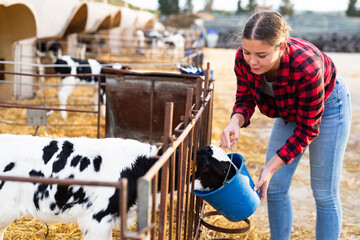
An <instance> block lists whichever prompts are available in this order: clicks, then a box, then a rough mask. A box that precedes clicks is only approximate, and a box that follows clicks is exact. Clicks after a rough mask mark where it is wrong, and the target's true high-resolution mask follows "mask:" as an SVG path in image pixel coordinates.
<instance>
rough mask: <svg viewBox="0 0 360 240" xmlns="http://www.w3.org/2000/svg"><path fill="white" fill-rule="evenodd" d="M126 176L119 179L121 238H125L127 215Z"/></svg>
mask: <svg viewBox="0 0 360 240" xmlns="http://www.w3.org/2000/svg"><path fill="white" fill-rule="evenodd" d="M127 183H128V180H127V178H123V179H122V180H121V181H119V187H118V190H119V217H120V234H121V239H126V238H125V235H126V231H127V226H126V216H127Z"/></svg>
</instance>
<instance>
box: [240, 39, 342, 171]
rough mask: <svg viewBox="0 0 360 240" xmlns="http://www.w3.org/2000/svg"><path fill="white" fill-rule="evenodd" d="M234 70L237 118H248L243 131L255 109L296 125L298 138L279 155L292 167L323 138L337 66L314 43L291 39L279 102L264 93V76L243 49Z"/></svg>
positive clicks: (279, 84) (281, 73)
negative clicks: (253, 68) (321, 129)
mask: <svg viewBox="0 0 360 240" xmlns="http://www.w3.org/2000/svg"><path fill="white" fill-rule="evenodd" d="M234 70H235V74H236V77H237V92H236V102H235V105H234V108H233V114H235V113H240V114H242V115H243V116H244V117H245V124H244V126H243V127H246V126H248V125H249V124H250V118H251V116H252V114H253V113H254V110H255V105H256V106H258V108H259V110H260V112H261V113H263V114H265V115H266V116H269V117H272V118H275V117H282V118H283V119H284V121H285V122H295V123H296V127H295V130H294V134H293V135H291V136H290V137H289V138H288V139H287V141H286V143H284V146H282V147H281V148H280V149H278V150H277V152H276V153H277V155H278V156H279V157H280V158H281V159H282V160H283V161H284V162H285V163H286V164H288V163H290V162H291V161H292V160H293V158H294V157H296V156H297V155H299V154H300V153H302V152H303V151H304V149H305V147H306V146H307V145H309V144H310V143H311V141H312V140H314V139H315V138H316V137H317V135H318V134H319V127H320V122H321V116H322V114H323V112H324V102H325V100H326V99H327V98H328V97H329V96H330V94H331V92H332V90H333V89H334V87H335V83H336V80H335V79H336V68H335V66H334V64H333V62H332V61H331V59H330V58H329V57H328V56H326V55H325V54H324V53H323V52H321V51H320V50H319V49H317V48H316V47H315V46H314V45H312V44H311V43H309V42H306V41H304V40H301V39H297V38H290V39H288V40H287V48H286V51H285V52H284V54H283V56H282V59H281V64H280V68H279V71H278V78H277V80H276V81H275V82H274V83H273V89H274V95H275V98H273V97H270V96H268V95H267V94H264V93H263V91H262V88H263V86H262V81H261V75H256V74H254V73H253V72H252V71H251V69H250V66H249V65H248V64H247V62H246V61H245V59H244V55H243V49H242V47H239V49H238V50H237V53H236V59H235V69H234Z"/></svg>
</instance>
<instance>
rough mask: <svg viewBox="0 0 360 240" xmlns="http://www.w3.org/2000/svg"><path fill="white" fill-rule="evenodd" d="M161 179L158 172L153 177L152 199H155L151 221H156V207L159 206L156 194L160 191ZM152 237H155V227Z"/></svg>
mask: <svg viewBox="0 0 360 240" xmlns="http://www.w3.org/2000/svg"><path fill="white" fill-rule="evenodd" d="M158 180H159V175H158V174H157V173H156V174H155V176H154V178H153V179H152V181H151V182H152V200H153V204H152V211H151V222H153V223H154V222H155V221H156V208H157V202H156V201H157V199H156V195H157V192H158V182H159V181H158ZM151 239H155V229H154V228H153V229H151Z"/></svg>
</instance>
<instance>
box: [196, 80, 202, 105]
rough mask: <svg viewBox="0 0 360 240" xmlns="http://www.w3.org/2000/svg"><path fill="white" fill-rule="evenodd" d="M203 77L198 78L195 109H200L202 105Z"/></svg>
mask: <svg viewBox="0 0 360 240" xmlns="http://www.w3.org/2000/svg"><path fill="white" fill-rule="evenodd" d="M202 81H203V80H202V78H200V77H199V78H198V79H197V80H196V93H195V94H196V95H195V110H199V109H200V106H201V93H202Z"/></svg>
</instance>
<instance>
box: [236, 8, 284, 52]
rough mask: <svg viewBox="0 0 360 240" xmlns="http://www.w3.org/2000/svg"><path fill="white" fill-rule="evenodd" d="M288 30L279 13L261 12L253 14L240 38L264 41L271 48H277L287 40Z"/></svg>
mask: <svg viewBox="0 0 360 240" xmlns="http://www.w3.org/2000/svg"><path fill="white" fill-rule="evenodd" d="M290 30H291V28H290V26H288V25H287V24H286V21H285V19H284V18H283V17H282V16H281V14H280V13H278V12H276V11H268V10H262V11H259V12H256V13H254V14H253V15H252V16H251V17H250V18H249V20H248V21H247V22H246V24H245V26H244V29H243V32H242V38H243V39H244V38H245V39H249V40H253V39H254V40H260V41H265V42H267V43H268V44H270V45H271V46H277V45H279V44H280V43H281V42H283V41H285V40H287V39H288V38H289V33H288V31H290Z"/></svg>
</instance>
